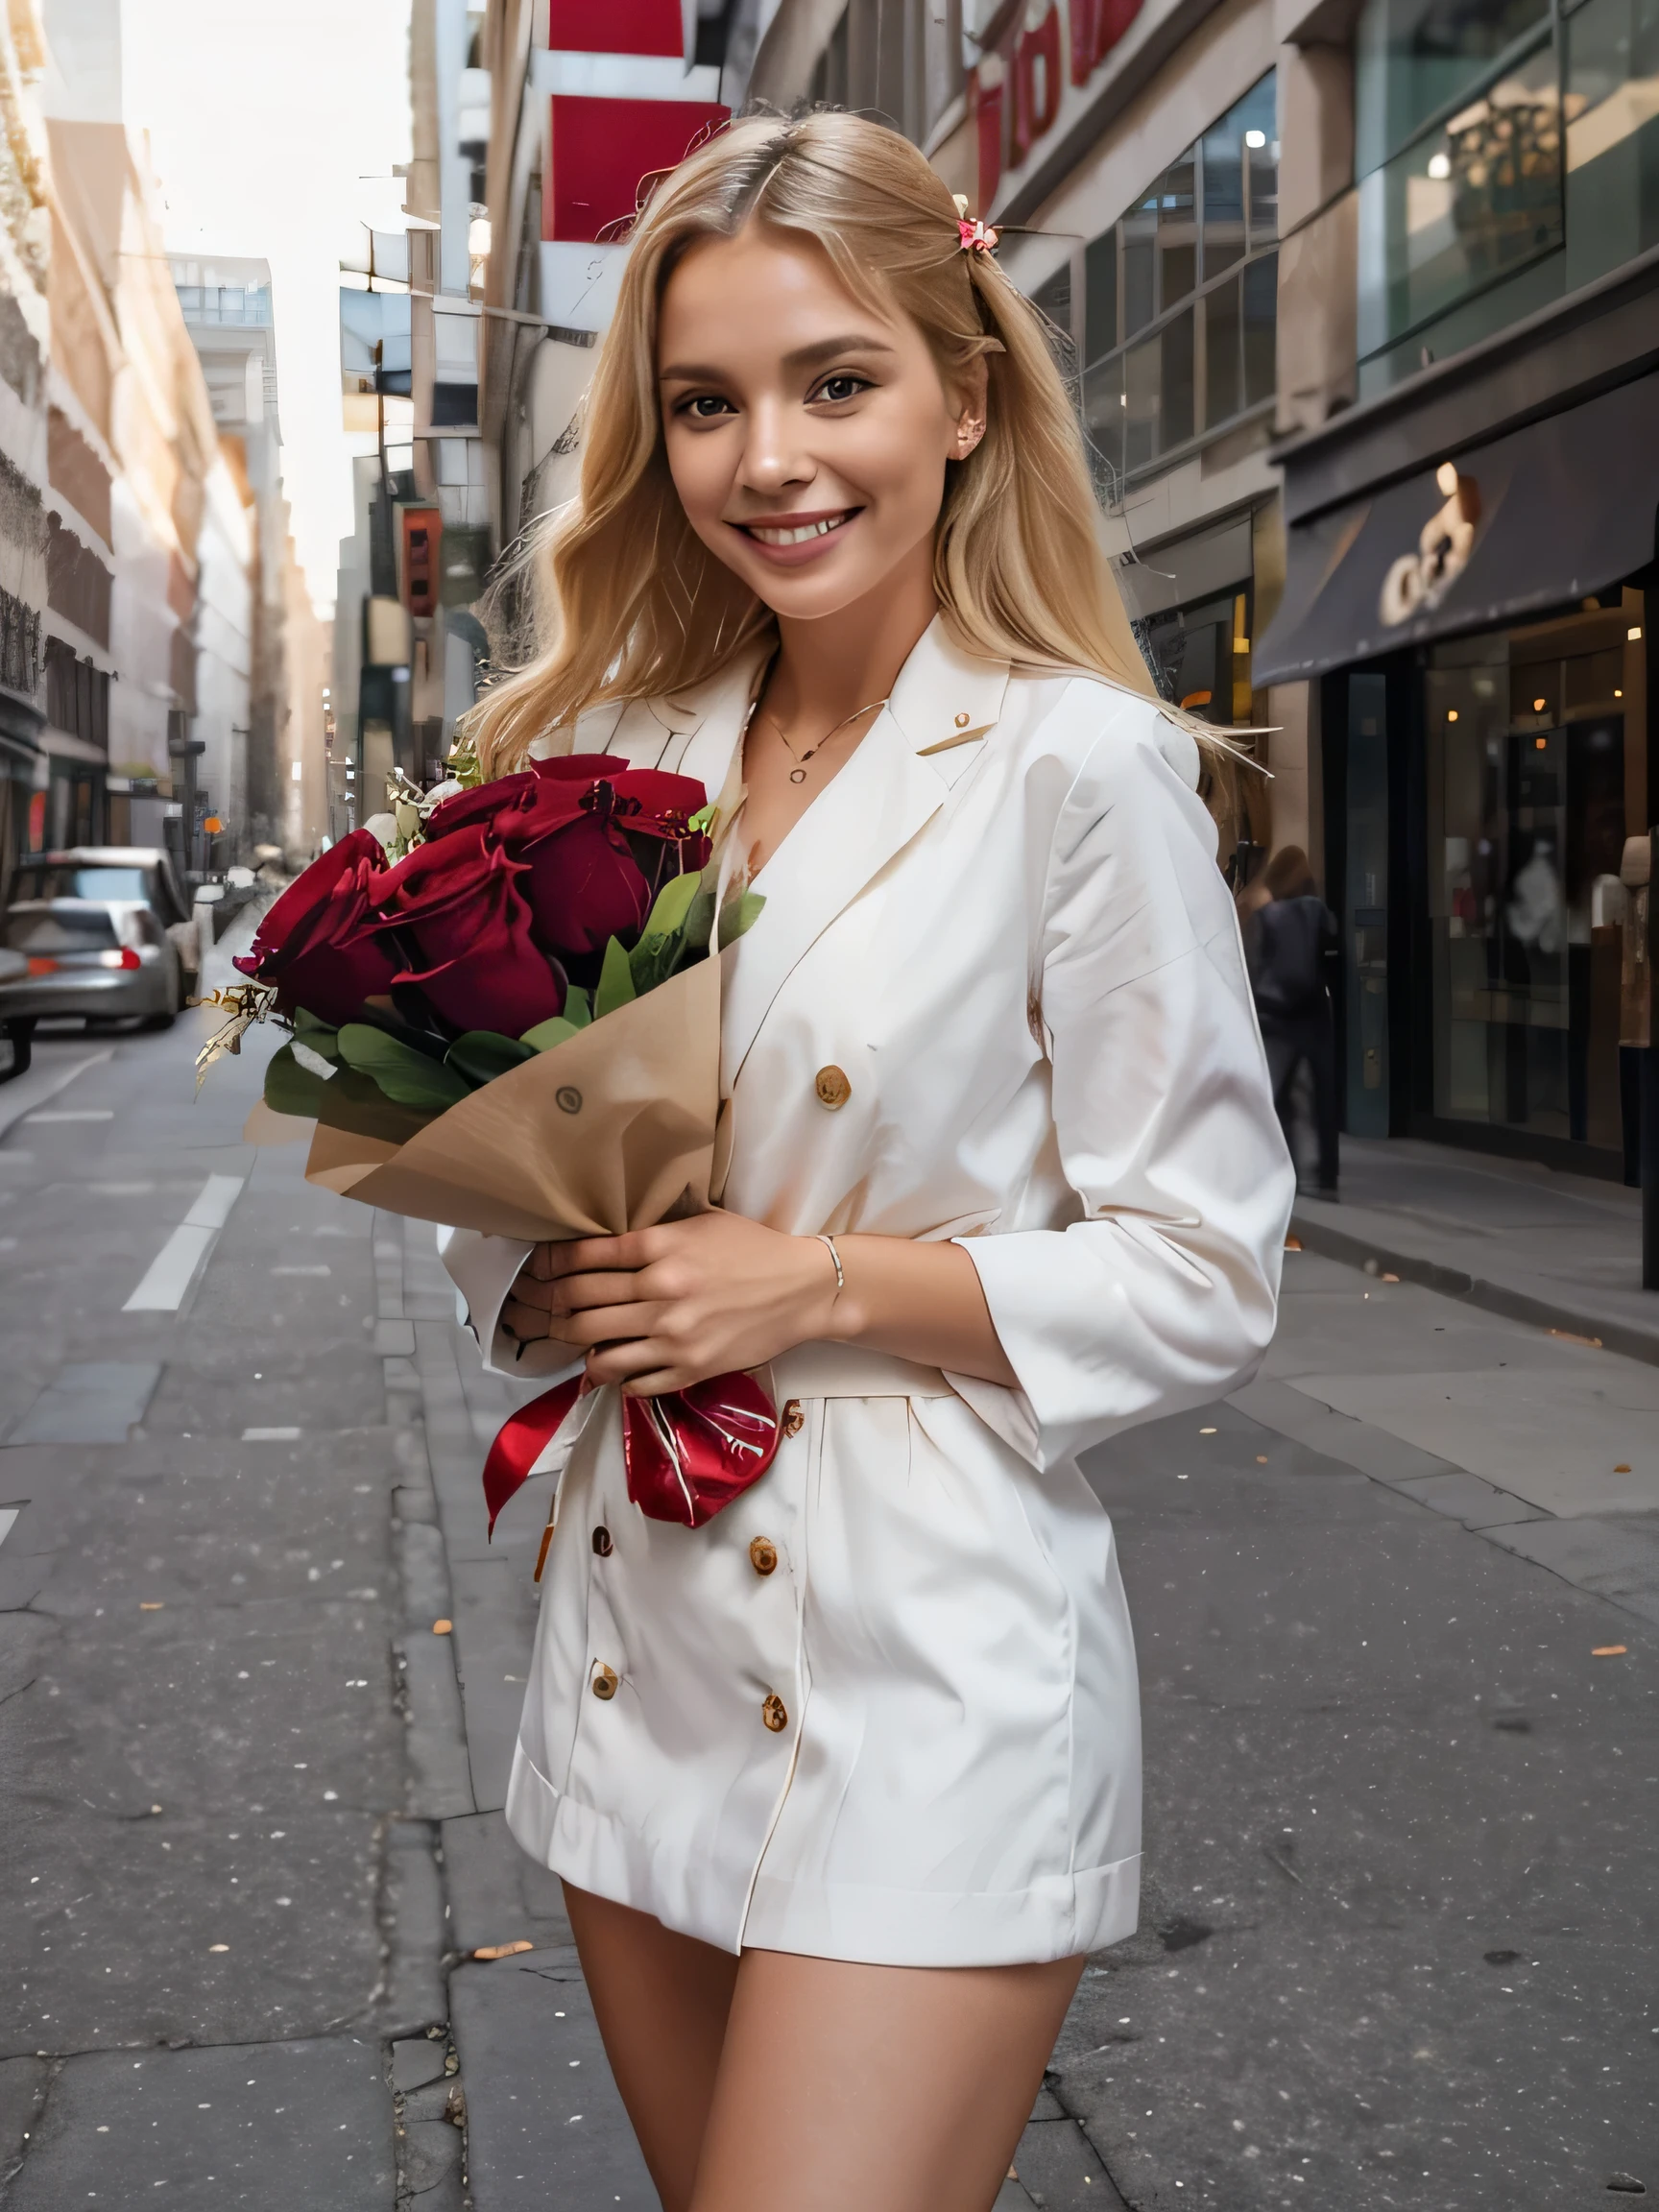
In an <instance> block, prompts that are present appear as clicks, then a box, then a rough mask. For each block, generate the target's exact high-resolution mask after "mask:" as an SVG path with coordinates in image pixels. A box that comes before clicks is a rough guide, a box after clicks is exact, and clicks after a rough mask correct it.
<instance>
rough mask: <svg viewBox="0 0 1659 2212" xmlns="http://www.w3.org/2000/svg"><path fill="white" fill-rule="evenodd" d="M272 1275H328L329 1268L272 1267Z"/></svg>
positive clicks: (331, 1270) (329, 1272) (330, 1272)
mask: <svg viewBox="0 0 1659 2212" xmlns="http://www.w3.org/2000/svg"><path fill="white" fill-rule="evenodd" d="M271 1272H272V1274H273V1275H330V1274H332V1273H333V1269H332V1268H330V1267H273V1268H272V1270H271Z"/></svg>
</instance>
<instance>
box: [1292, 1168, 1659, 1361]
mask: <svg viewBox="0 0 1659 2212" xmlns="http://www.w3.org/2000/svg"><path fill="white" fill-rule="evenodd" d="M1292 1228H1293V1230H1294V1232H1295V1234H1296V1235H1297V1236H1299V1237H1300V1238H1301V1239H1302V1243H1303V1246H1304V1247H1305V1249H1306V1250H1308V1251H1310V1252H1322V1253H1323V1254H1324V1255H1325V1256H1326V1257H1327V1258H1328V1259H1332V1260H1346V1261H1347V1262H1350V1263H1351V1264H1353V1265H1357V1266H1368V1265H1369V1266H1370V1267H1371V1271H1372V1272H1374V1273H1381V1272H1383V1271H1386V1272H1387V1273H1389V1274H1393V1275H1398V1276H1399V1277H1400V1278H1401V1279H1402V1280H1403V1281H1404V1282H1407V1283H1422V1284H1424V1285H1426V1286H1428V1287H1429V1288H1430V1289H1431V1290H1439V1291H1441V1292H1443V1293H1444V1294H1445V1295H1446V1296H1447V1297H1451V1298H1465V1299H1468V1300H1469V1301H1470V1302H1471V1304H1473V1305H1476V1306H1480V1307H1484V1308H1485V1310H1487V1311H1488V1312H1490V1313H1502V1314H1503V1315H1504V1316H1505V1317H1506V1318H1508V1319H1509V1320H1512V1321H1526V1322H1529V1323H1531V1324H1532V1326H1533V1327H1535V1328H1541V1329H1556V1330H1560V1331H1562V1332H1564V1333H1565V1334H1568V1335H1573V1336H1583V1337H1587V1338H1589V1339H1590V1340H1591V1341H1592V1342H1593V1343H1597V1344H1600V1345H1604V1346H1605V1347H1606V1348H1607V1350H1608V1351H1610V1352H1622V1353H1623V1354H1624V1355H1625V1357H1626V1358H1631V1359H1644V1360H1647V1361H1648V1362H1649V1363H1650V1364H1654V1365H1659V1291H1652V1290H1644V1289H1643V1288H1642V1199H1641V1193H1640V1192H1639V1191H1636V1190H1625V1189H1624V1188H1623V1185H1621V1184H1618V1183H1601V1182H1597V1181H1593V1180H1592V1179H1591V1178H1590V1177H1588V1176H1584V1175H1565V1174H1559V1173H1557V1172H1555V1171H1554V1170H1553V1169H1551V1168H1548V1167H1540V1166H1536V1165H1534V1164H1533V1163H1532V1162H1530V1161H1521V1160H1502V1159H1499V1158H1497V1157H1495V1156H1494V1155H1492V1154H1489V1153H1483V1152H1465V1151H1460V1150H1458V1149H1457V1148H1455V1146H1452V1145H1448V1144H1427V1143H1420V1142H1415V1141H1413V1140H1410V1139H1393V1140H1389V1141H1386V1142H1379V1141H1377V1140H1374V1139H1366V1138H1359V1137H1345V1138H1344V1139H1343V1140H1342V1196H1341V1202H1340V1204H1338V1205H1331V1204H1329V1203H1327V1202H1326V1201H1324V1200H1322V1199H1319V1198H1315V1197H1311V1196H1303V1197H1299V1198H1298V1199H1297V1201H1296V1212H1295V1216H1294V1219H1293V1222H1292Z"/></svg>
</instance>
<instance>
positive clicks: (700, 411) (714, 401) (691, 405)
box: [680, 392, 732, 422]
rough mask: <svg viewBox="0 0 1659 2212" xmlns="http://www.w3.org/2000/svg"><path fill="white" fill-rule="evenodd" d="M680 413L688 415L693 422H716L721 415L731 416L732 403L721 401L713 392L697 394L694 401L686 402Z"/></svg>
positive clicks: (725, 400) (727, 400) (726, 400)
mask: <svg viewBox="0 0 1659 2212" xmlns="http://www.w3.org/2000/svg"><path fill="white" fill-rule="evenodd" d="M680 412H681V414H682V415H688V416H689V417H690V418H691V420H692V421H693V422H717V421H719V419H720V417H721V416H722V415H729V414H731V412H732V402H731V401H730V400H729V399H722V398H721V397H720V396H719V394H718V393H715V392H699V393H698V395H697V397H695V398H694V399H687V400H686V402H685V405H684V407H682V408H681V410H680Z"/></svg>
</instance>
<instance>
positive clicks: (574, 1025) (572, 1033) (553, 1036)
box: [518, 1014, 587, 1052]
mask: <svg viewBox="0 0 1659 2212" xmlns="http://www.w3.org/2000/svg"><path fill="white" fill-rule="evenodd" d="M586 1026H587V1024H586V1022H580V1023H579V1022H567V1021H566V1020H565V1016H564V1015H563V1014H555V1015H554V1016H553V1017H552V1019H551V1021H547V1022H537V1024H536V1026H535V1028H534V1029H526V1030H525V1032H524V1034H523V1036H522V1037H521V1038H520V1039H519V1040H518V1042H519V1043H520V1044H521V1045H528V1046H529V1047H530V1049H531V1051H532V1052H551V1051H552V1049H553V1047H554V1046H555V1045H567V1044H568V1043H569V1042H570V1040H571V1038H572V1037H578V1036H580V1035H581V1033H582V1030H583V1029H584V1028H586Z"/></svg>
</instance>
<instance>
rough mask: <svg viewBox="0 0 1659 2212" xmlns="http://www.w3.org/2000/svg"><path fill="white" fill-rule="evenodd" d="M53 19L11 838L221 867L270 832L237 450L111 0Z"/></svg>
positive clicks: (81, 4) (46, 66)
mask: <svg viewBox="0 0 1659 2212" xmlns="http://www.w3.org/2000/svg"><path fill="white" fill-rule="evenodd" d="M18 19H19V12H18V11H17V10H15V9H13V10H12V21H13V24H15V22H16V21H17V20H18ZM43 32H44V37H43V41H42V43H41V47H40V51H39V55H38V58H37V60H36V63H35V70H36V77H37V80H38V87H39V93H38V96H39V99H40V105H41V108H42V109H43V113H44V119H45V121H44V128H45V138H46V156H47V159H46V164H45V167H44V171H43V189H44V203H43V209H42V216H43V220H42V222H41V225H40V228H41V229H42V231H43V234H44V236H45V239H46V257H45V262H44V277H45V281H44V292H45V301H46V310H47V311H46V316H45V332H44V335H45V340H46V343H45V348H44V356H45V357H44V364H43V379H42V380H43V397H44V415H45V433H46V436H45V461H46V468H45V486H44V494H43V515H42V551H43V557H44V568H45V585H46V590H45V606H44V610H43V617H42V624H41V629H42V636H41V655H40V657H41V662H42V681H41V685H40V701H39V703H40V707H41V709H42V713H43V721H42V725H41V728H40V732H39V738H38V747H39V756H40V757H39V759H38V761H37V763H36V767H35V770H34V781H35V785H36V788H35V790H34V791H33V793H32V795H31V800H30V805H29V807H28V809H27V813H26V818H25V820H24V821H23V824H22V826H21V828H20V829H19V830H18V831H17V832H16V833H15V835H14V839H13V844H12V850H13V851H17V850H39V849H41V848H43V847H49V846H55V845H63V844H68V843H84V842H115V843H138V844H144V845H163V844H165V845H166V846H168V847H170V848H171V850H172V851H173V854H174V857H175V860H176V862H177V863H178V865H179V866H180V868H181V869H183V870H193V871H204V870H205V871H211V870H216V869H220V868H223V867H224V866H225V865H226V864H227V863H228V862H229V861H231V860H235V859H240V858H242V857H244V856H245V855H246V854H248V853H249V851H250V849H251V847H252V844H253V843H254V842H255V841H256V838H257V833H258V823H257V821H256V820H255V817H254V813H253V811H252V808H253V805H254V801H255V794H254V792H253V790H252V785H251V781H250V777H249V772H248V757H247V749H246V748H247V737H248V731H249V727H250V720H251V711H250V703H251V697H252V689H253V685H254V670H253V665H252V663H253V659H254V648H255V638H254V624H253V620H252V599H251V593H252V575H253V569H254V560H255V552H256V546H255V542H254V539H253V536H252V528H251V519H250V512H249V510H250V508H251V505H252V487H251V485H250V483H249V478H248V466H247V463H248V450H247V441H246V440H245V439H242V438H240V437H239V436H238V437H236V438H230V437H226V436H222V434H221V426H220V422H219V421H218V420H217V419H216V405H215V402H216V399H217V401H218V403H219V404H220V405H221V406H223V404H224V400H225V394H224V393H223V392H222V391H220V392H216V393H211V394H210V391H209V385H208V381H207V378H206V377H205V375H204V370H203V365H202V361H201V360H200V359H199V356H198V349H197V347H196V346H195V345H194V344H193V343H192V333H191V330H190V328H189V327H188V325H187V320H186V316H185V313H184V311H183V309H182V308H181V305H180V294H179V292H178V290H177V289H176V287H175V282H174V274H173V270H172V268H171V265H170V263H169V261H168V258H167V255H166V252H165V250H164V246H163V241H162V235H161V224H160V217H159V206H160V199H159V193H158V191H157V188H156V182H155V180H154V179H153V178H152V177H151V175H150V174H149V171H148V169H147V167H146V166H145V163H144V160H143V158H142V157H141V150H140V149H139V148H138V147H137V146H136V145H135V142H134V141H133V139H132V137H131V135H130V133H129V132H128V130H127V126H126V122H125V118H124V113H123V106H122V71H121V36H120V11H119V7H118V5H117V0H45V8H44V24H43ZM202 297H203V295H202V292H201V288H200V284H198V286H197V290H196V298H197V300H198V301H200V300H201V298H202ZM217 297H218V295H217V293H216V294H215V298H216V299H217ZM268 297H269V293H268V289H267V294H266V298H267V300H268ZM246 388H247V387H246V379H244V380H243V384H242V385H241V387H239V394H238V397H239V398H240V396H241V394H242V393H245V391H246ZM6 450H7V452H8V454H10V453H11V451H12V445H11V442H10V440H8V441H6ZM271 456H272V459H271V466H272V467H273V468H274V466H275V443H274V437H273V441H272V445H271ZM213 809H217V810H218V811H217V812H214V811H213ZM211 823H218V824H219V825H220V827H219V829H211V828H209V824H211Z"/></svg>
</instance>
